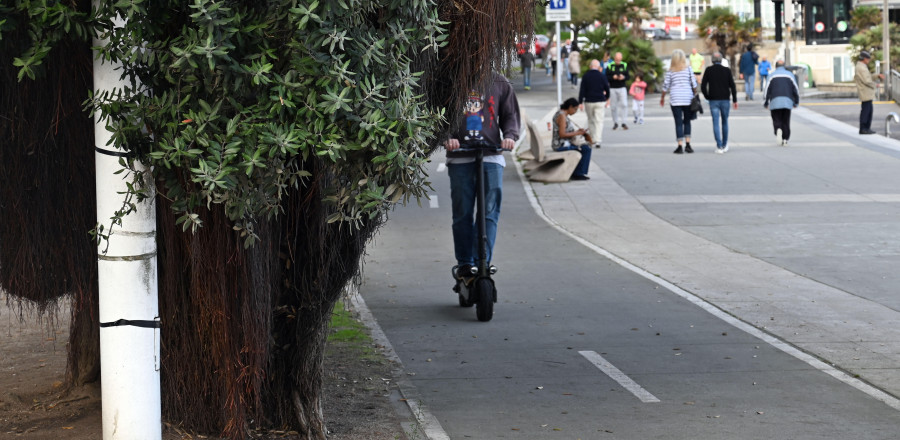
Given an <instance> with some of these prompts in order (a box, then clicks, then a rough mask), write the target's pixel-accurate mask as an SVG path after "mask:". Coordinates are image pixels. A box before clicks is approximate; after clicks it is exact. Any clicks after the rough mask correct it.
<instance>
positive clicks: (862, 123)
mask: <svg viewBox="0 0 900 440" xmlns="http://www.w3.org/2000/svg"><path fill="white" fill-rule="evenodd" d="M873 111H874V107H872V101H863V102H862V106H861V108H860V110H859V130H860V131H864V130H871V129H872V113H873Z"/></svg>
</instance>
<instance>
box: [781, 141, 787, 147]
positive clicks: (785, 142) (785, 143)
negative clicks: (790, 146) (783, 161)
mask: <svg viewBox="0 0 900 440" xmlns="http://www.w3.org/2000/svg"><path fill="white" fill-rule="evenodd" d="M787 143H788V140H787V139H785V140H783V141H781V146H782V147H786V146H787Z"/></svg>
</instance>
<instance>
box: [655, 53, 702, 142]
mask: <svg viewBox="0 0 900 440" xmlns="http://www.w3.org/2000/svg"><path fill="white" fill-rule="evenodd" d="M696 89H697V78H696V77H695V76H694V73H693V72H692V71H691V69H690V66H688V62H687V57H686V56H684V51H682V50H681V49H675V50H674V51H673V52H672V62H671V64H670V65H669V71H668V72H666V76H665V79H664V80H663V90H662V97H661V98H659V106H660V107H662V106H664V105H665V104H666V93H668V94H669V106H670V107H671V108H672V117H673V118H675V138H676V140H677V141H678V148H676V149H675V151H673V153H675V154H682V153H693V152H694V149H693V148H691V118H692V117H693V114H692V112H691V100H692V99H693V98H694V90H696ZM682 144H684V146H683V148H682Z"/></svg>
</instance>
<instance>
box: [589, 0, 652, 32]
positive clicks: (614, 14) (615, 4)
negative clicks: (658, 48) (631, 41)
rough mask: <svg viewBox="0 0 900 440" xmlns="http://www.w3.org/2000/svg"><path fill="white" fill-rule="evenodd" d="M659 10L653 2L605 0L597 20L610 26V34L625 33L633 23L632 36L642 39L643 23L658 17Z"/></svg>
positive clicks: (598, 11) (648, 0) (601, 3)
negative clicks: (628, 25) (627, 26)
mask: <svg viewBox="0 0 900 440" xmlns="http://www.w3.org/2000/svg"><path fill="white" fill-rule="evenodd" d="M656 14H657V10H656V9H655V8H654V7H653V2H652V1H651V0H605V1H603V2H600V4H599V8H598V10H597V18H598V19H599V20H600V22H601V23H603V24H609V26H610V32H612V33H619V32H624V31H625V30H626V29H627V28H626V27H625V25H626V24H628V23H631V34H632V35H634V36H635V37H642V31H641V23H642V22H643V21H644V20H649V19H651V18H654V17H656Z"/></svg>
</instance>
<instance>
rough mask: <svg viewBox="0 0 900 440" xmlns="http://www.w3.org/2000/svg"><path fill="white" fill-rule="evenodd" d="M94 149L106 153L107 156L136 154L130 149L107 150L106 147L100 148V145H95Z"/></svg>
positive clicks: (131, 155)
mask: <svg viewBox="0 0 900 440" xmlns="http://www.w3.org/2000/svg"><path fill="white" fill-rule="evenodd" d="M94 150H96V151H97V152H98V153H100V154H105V155H107V156H115V157H134V156H135V154H134V153H132V152H130V151H128V152H126V151H114V150H107V149H105V148H100V147H94Z"/></svg>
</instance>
